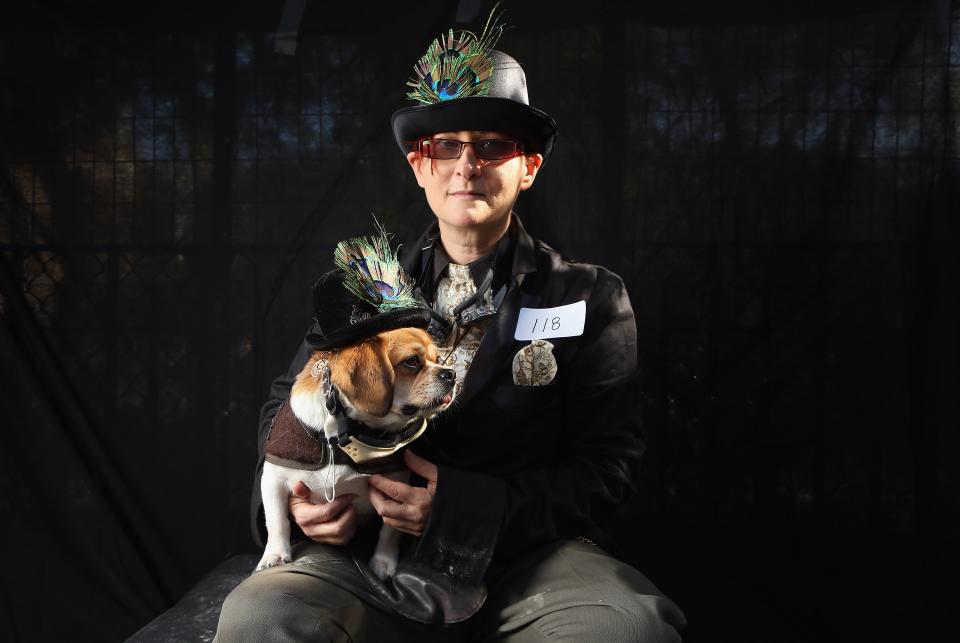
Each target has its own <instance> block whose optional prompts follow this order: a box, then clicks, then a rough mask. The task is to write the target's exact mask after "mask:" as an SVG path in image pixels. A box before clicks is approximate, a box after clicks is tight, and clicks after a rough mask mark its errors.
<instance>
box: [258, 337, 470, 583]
mask: <svg viewBox="0 0 960 643" xmlns="http://www.w3.org/2000/svg"><path fill="white" fill-rule="evenodd" d="M455 385H456V373H455V372H454V371H453V369H450V368H446V367H444V366H441V365H439V364H437V349H436V347H435V346H434V344H433V342H432V341H431V339H430V335H429V334H428V333H426V332H425V331H423V330H421V329H419V328H401V329H397V330H389V331H385V332H382V333H378V334H377V335H374V336H373V337H370V338H367V339H365V340H363V341H361V342H359V343H356V344H353V345H351V346H347V347H343V348H339V349H334V350H331V351H316V352H314V353H313V354H312V355H311V357H310V359H309V360H308V361H307V364H306V366H304V368H303V370H302V371H301V372H300V373H299V375H297V377H296V379H295V381H294V383H293V387H292V388H291V392H290V398H289V400H288V401H287V403H286V404H284V405H283V406H281V408H280V410H279V411H278V412H277V415H276V417H275V418H274V422H273V424H272V426H271V429H270V434H269V435H268V437H267V443H266V462H264V465H263V476H262V478H261V482H260V491H261V497H262V499H263V509H264V515H265V518H266V526H267V544H266V547H265V548H264V553H263V557H262V558H261V559H260V562H259V563H258V564H257V570H258V571H259V570H262V569H267V568H269V567H274V566H277V565H282V564H285V563H289V562H290V561H291V560H292V558H291V550H290V522H289V518H288V516H287V510H288V509H287V508H288V499H289V497H290V494H291V492H292V490H293V486H294V485H295V484H296V482H297V481H298V480H302V481H303V482H304V483H306V484H307V486H309V487H310V489H311V496H310V497H311V501H312V502H317V503H319V502H323V501H324V500H326V501H328V502H329V501H330V500H332V499H333V497H335V496H336V495H337V494H344V493H354V494H356V495H357V498H356V501H355V502H356V506H357V511H358V518H359V519H361V520H363V519H369V518H372V515H373V514H374V513H375V512H374V511H373V506H372V505H371V504H370V501H369V499H368V497H367V480H366V478H367V477H368V475H370V473H369V472H364V467H362V466H358V465H356V464H355V463H354V462H353V461H352V460H358V459H359V460H361V461H362V460H363V459H364V458H363V457H362V456H364V455H365V454H366V455H369V454H370V453H374V454H375V455H379V454H380V453H387V452H389V453H393V452H394V451H395V450H397V446H396V445H394V446H390V443H391V442H396V441H397V438H404V439H403V440H401V442H403V444H407V443H409V442H410V441H412V439H415V438H416V437H418V436H419V435H420V434H421V433H422V432H423V431H424V430H425V429H426V422H427V421H428V420H430V419H431V418H433V417H434V416H436V415H437V414H438V413H440V412H442V411H444V410H446V409H447V408H449V406H450V405H451V404H452V402H453V397H454V390H455ZM331 396H335V397H336V399H337V403H339V404H341V405H342V411H339V412H338V411H337V410H336V408H335V407H336V403H334V401H333V400H332V399H331ZM331 409H334V410H331ZM344 416H345V417H347V418H349V420H348V421H347V424H348V425H350V426H353V427H354V428H356V424H350V421H353V422H356V423H359V424H360V425H362V430H363V433H361V434H358V435H359V436H360V437H358V436H357V435H350V436H349V437H348V438H347V439H346V440H343V437H342V433H343V426H344V419H343V418H344ZM366 436H376V437H375V438H373V437H366ZM365 440H366V441H365ZM369 441H374V442H378V443H380V444H386V445H387V446H383V447H377V446H374V447H371V446H370V445H369V444H367V442H369ZM331 442H332V445H331ZM341 444H342V445H343V446H341ZM328 445H329V446H328ZM338 450H340V451H342V452H343V453H337V451H338ZM344 454H346V456H350V457H349V458H348V457H345V455H344ZM399 455H400V454H399V452H398V450H397V453H396V454H395V456H399ZM334 456H336V457H334ZM351 459H352V460H351ZM374 460H376V461H380V462H382V458H379V457H378V458H375V459H374ZM374 460H370V461H371V462H372V461H374ZM318 463H319V464H318ZM358 468H359V469H360V470H359V471H358V470H357V469H358ZM399 468H400V469H403V470H402V471H395V472H394V473H388V474H387V475H389V476H390V477H391V478H393V479H395V480H403V479H407V478H408V477H409V472H408V471H406V469H405V468H403V465H402V460H401V464H400V465H399ZM378 472H379V471H378ZM399 543H400V532H398V531H396V530H394V529H392V528H390V527H388V526H387V525H383V526H382V527H381V530H380V535H379V538H378V540H377V545H376V548H375V550H374V554H373V557H372V558H371V559H370V568H371V570H372V571H373V573H374V574H376V575H377V576H378V577H379V578H381V579H385V578H387V577H390V576H393V575H394V572H395V571H396V566H397V558H398V554H399Z"/></svg>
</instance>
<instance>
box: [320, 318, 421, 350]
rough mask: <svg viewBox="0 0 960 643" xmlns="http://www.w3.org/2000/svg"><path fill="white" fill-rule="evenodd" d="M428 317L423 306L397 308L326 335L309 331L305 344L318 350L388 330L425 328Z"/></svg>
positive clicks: (343, 344) (348, 344)
mask: <svg viewBox="0 0 960 643" xmlns="http://www.w3.org/2000/svg"><path fill="white" fill-rule="evenodd" d="M430 318H431V316H430V311H429V310H427V309H425V308H398V309H397V310H390V311H387V312H384V313H378V314H376V315H374V316H372V317H370V318H369V319H364V320H361V321H358V322H357V323H355V324H350V325H349V326H344V327H342V328H338V329H337V330H335V331H333V332H331V333H328V334H326V335H320V334H318V333H310V334H308V335H307V344H309V345H310V347H311V348H312V349H313V350H318V351H326V350H331V349H333V348H342V347H344V346H350V345H351V344H356V343H357V342H360V341H362V340H364V339H367V338H368V337H373V336H374V335H376V334H377V333H383V332H385V331H388V330H397V329H398V328H410V327H414V328H427V327H428V326H429V325H430Z"/></svg>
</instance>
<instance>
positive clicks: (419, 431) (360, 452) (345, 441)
mask: <svg viewBox="0 0 960 643" xmlns="http://www.w3.org/2000/svg"><path fill="white" fill-rule="evenodd" d="M313 370H314V373H313V375H314V377H319V378H320V381H321V386H322V391H323V394H324V398H325V399H326V406H327V412H328V413H330V414H331V415H333V416H334V417H335V418H336V420H337V434H336V435H332V436H330V437H329V438H328V441H329V443H330V446H331V447H333V448H334V449H339V450H340V451H342V452H343V453H344V454H346V456H347V457H348V458H350V460H352V461H353V463H354V464H358V465H362V464H366V463H369V462H373V461H377V460H382V459H383V458H387V457H389V456H391V455H393V454H395V453H397V452H398V451H400V450H401V449H403V448H404V447H405V446H407V445H408V444H410V443H411V442H413V441H414V440H416V439H417V438H419V437H420V436H421V435H423V432H424V431H426V430H427V420H426V418H424V420H423V422H421V423H420V426H413V427H411V428H408V429H404V430H403V431H400V432H399V433H396V434H394V435H391V436H388V437H384V438H381V437H379V436H377V435H374V434H373V432H372V431H371V430H370V427H368V426H367V425H365V424H363V423H361V422H357V421H356V420H354V419H353V418H351V417H349V416H348V415H347V413H346V411H345V409H344V406H343V403H342V402H341V401H340V391H338V390H337V387H336V386H334V385H333V381H332V380H331V379H330V364H329V363H328V362H327V359H326V356H324V357H323V358H321V359H319V360H317V362H316V363H315V364H314V365H313ZM361 436H362V437H363V439H361Z"/></svg>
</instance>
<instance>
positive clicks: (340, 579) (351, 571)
mask: <svg viewBox="0 0 960 643" xmlns="http://www.w3.org/2000/svg"><path fill="white" fill-rule="evenodd" d="M294 556H295V560H294V562H293V563H290V564H288V565H283V566H281V567H274V568H271V569H267V570H264V571H261V572H256V573H254V574H253V575H252V576H250V577H249V578H248V579H246V580H244V581H243V582H242V583H240V585H238V586H237V587H236V589H234V590H233V592H231V593H230V595H229V596H227V599H226V600H225V601H224V604H223V610H222V611H221V613H220V623H219V626H218V629H217V636H216V638H215V639H214V640H215V641H217V642H219V643H233V642H234V641H251V642H256V643H266V642H269V641H375V642H377V643H383V642H385V641H391V642H392V641H415V642H417V643H421V642H430V641H444V642H447V641H451V642H459V641H510V642H511V643H524V642H527V641H576V642H591V641H599V642H602V643H614V642H618V641H630V642H632V643H634V642H644V643H646V642H654V641H658V642H659V641H679V640H680V635H679V634H678V630H679V629H681V628H683V626H684V625H685V619H684V616H683V613H682V612H681V611H680V609H679V608H678V607H677V606H676V605H675V604H674V603H673V601H671V600H670V599H668V598H666V597H664V596H663V595H662V594H661V592H660V591H659V590H658V589H657V588H656V587H655V586H654V585H653V583H651V582H650V581H649V580H647V578H646V577H644V576H643V575H642V574H641V573H640V572H638V571H637V570H635V569H634V568H633V567H630V566H629V565H626V564H624V563H622V562H620V561H618V560H616V559H614V558H612V557H611V556H609V555H607V554H606V553H605V552H604V551H603V550H602V549H600V548H599V547H596V546H594V545H591V544H587V543H582V542H578V541H564V542H559V543H554V544H551V545H548V546H546V547H544V548H542V549H541V550H539V551H537V552H535V553H533V554H531V555H529V556H526V557H524V560H523V561H521V562H520V563H518V564H516V565H514V566H513V567H512V568H511V569H509V570H507V571H506V572H505V573H504V574H502V575H501V576H500V577H499V579H498V580H497V581H496V582H495V583H494V584H493V586H492V587H490V589H489V594H488V596H487V600H486V603H485V604H484V606H483V607H482V608H481V609H480V611H479V612H477V613H476V614H475V615H474V616H472V617H471V618H470V619H468V620H467V621H464V622H462V623H457V624H453V625H447V626H430V625H423V624H421V623H417V622H415V621H411V620H409V619H407V618H404V617H402V616H399V615H397V614H395V613H393V612H390V611H389V610H387V609H385V608H384V607H383V606H382V605H381V604H380V603H379V602H378V601H377V599H376V598H375V597H374V596H373V595H372V594H371V593H370V591H369V590H368V589H367V584H366V581H364V580H363V577H362V576H361V575H360V573H359V572H358V571H357V569H356V567H355V565H354V563H353V561H352V560H351V559H350V557H349V556H348V555H346V553H345V552H344V551H342V550H340V549H338V548H336V547H329V546H325V545H319V544H316V543H301V544H300V545H298V546H297V547H296V548H295V549H294Z"/></svg>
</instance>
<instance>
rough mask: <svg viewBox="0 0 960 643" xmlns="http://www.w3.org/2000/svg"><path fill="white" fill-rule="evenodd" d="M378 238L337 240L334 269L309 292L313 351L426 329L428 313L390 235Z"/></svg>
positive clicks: (309, 339)
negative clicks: (313, 322) (398, 331)
mask: <svg viewBox="0 0 960 643" xmlns="http://www.w3.org/2000/svg"><path fill="white" fill-rule="evenodd" d="M376 228H377V234H376V235H374V236H372V237H354V238H351V239H347V240H345V241H341V242H340V243H338V244H337V247H336V249H335V250H334V264H335V265H336V266H337V268H336V269H335V270H331V271H330V272H327V273H325V274H323V275H322V276H321V277H320V278H319V279H318V280H317V283H316V284H315V285H314V287H313V307H314V312H315V315H316V321H317V325H318V327H319V332H313V333H310V334H308V335H307V343H308V344H309V345H310V347H311V348H313V349H314V350H330V349H333V348H339V347H341V346H348V345H350V344H353V343H356V342H358V341H360V340H363V339H365V338H367V337H370V336H372V335H376V334H377V333H382V332H383V331H387V330H394V329H397V328H406V327H411V326H413V327H417V328H426V327H427V326H429V325H430V318H431V315H430V309H429V308H428V307H427V305H426V303H425V302H424V301H423V300H422V299H420V298H419V297H418V296H417V295H416V294H415V293H414V284H413V281H412V280H411V279H410V278H409V276H408V275H407V274H406V273H405V272H404V270H403V268H402V267H401V266H400V261H399V259H398V258H397V253H396V252H395V251H393V250H391V248H390V236H389V235H388V234H387V232H386V231H385V230H384V229H383V227H382V226H381V225H380V224H379V223H377V224H376Z"/></svg>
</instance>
